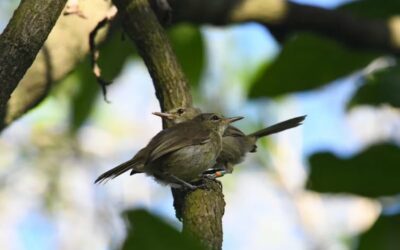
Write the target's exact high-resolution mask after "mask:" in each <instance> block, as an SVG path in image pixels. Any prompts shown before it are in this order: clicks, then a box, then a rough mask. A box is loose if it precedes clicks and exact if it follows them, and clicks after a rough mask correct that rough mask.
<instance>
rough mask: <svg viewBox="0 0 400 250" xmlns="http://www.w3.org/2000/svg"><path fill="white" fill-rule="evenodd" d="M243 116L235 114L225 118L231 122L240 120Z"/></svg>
mask: <svg viewBox="0 0 400 250" xmlns="http://www.w3.org/2000/svg"><path fill="white" fill-rule="evenodd" d="M243 118H244V117H243V116H235V117H230V118H225V120H226V122H227V123H232V122H236V121H239V120H242V119H243Z"/></svg>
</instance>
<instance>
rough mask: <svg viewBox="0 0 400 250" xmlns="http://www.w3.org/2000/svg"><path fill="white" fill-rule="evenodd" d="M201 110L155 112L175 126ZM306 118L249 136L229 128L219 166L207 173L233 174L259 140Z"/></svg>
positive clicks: (289, 121)
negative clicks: (234, 169)
mask: <svg viewBox="0 0 400 250" xmlns="http://www.w3.org/2000/svg"><path fill="white" fill-rule="evenodd" d="M200 113H201V110H200V109H198V108H193V107H185V108H176V109H172V110H170V111H167V112H164V113H161V112H154V113H153V114H154V115H157V116H160V117H162V118H165V119H166V120H167V121H170V122H172V123H174V124H179V123H182V122H185V121H188V120H191V119H193V118H194V117H196V116H197V115H198V114H200ZM305 118H306V116H299V117H295V118H292V119H289V120H286V121H283V122H280V123H277V124H275V125H272V126H270V127H267V128H264V129H261V130H259V131H256V132H254V133H251V134H249V135H245V134H244V133H243V132H242V131H241V130H240V129H238V128H236V127H234V126H228V128H227V129H226V130H225V132H224V134H223V137H222V151H221V153H220V155H219V156H218V159H217V164H216V165H215V166H213V168H212V169H210V170H209V171H207V172H206V175H208V176H210V177H219V176H222V175H223V174H224V173H225V172H227V173H232V171H233V166H234V165H236V164H238V163H240V162H242V161H243V160H244V157H245V156H246V154H247V153H248V152H256V149H257V145H256V142H257V140H258V139H259V138H261V137H264V136H268V135H271V134H275V133H278V132H281V131H284V130H286V129H290V128H294V127H297V126H299V125H301V124H302V123H301V122H302V121H304V119H305Z"/></svg>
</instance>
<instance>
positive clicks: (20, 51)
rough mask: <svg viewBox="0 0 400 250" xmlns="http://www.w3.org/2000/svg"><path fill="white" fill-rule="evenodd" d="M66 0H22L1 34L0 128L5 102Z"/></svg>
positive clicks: (34, 55) (37, 50) (41, 44)
mask: <svg viewBox="0 0 400 250" xmlns="http://www.w3.org/2000/svg"><path fill="white" fill-rule="evenodd" d="M66 2H67V0H23V1H22V2H21V4H20V5H19V7H18V8H17V10H16V11H15V12H14V15H13V17H12V19H11V21H10V22H9V23H8V25H7V27H6V28H5V30H4V32H3V33H2V34H1V35H0V122H1V123H0V130H1V128H3V127H4V117H5V115H6V104H7V101H8V99H9V98H10V95H11V93H12V92H13V91H14V89H15V88H16V87H17V85H18V83H19V81H20V80H21V79H22V77H23V76H24V74H25V72H26V71H27V70H28V68H29V67H30V66H31V64H32V62H33V60H34V59H35V57H36V55H37V53H38V52H39V50H40V48H41V47H42V46H43V43H44V41H46V38H47V36H48V35H49V33H50V31H51V29H52V28H53V26H54V24H55V23H56V21H57V18H58V17H59V16H60V13H61V11H62V9H63V8H64V6H65V3H66Z"/></svg>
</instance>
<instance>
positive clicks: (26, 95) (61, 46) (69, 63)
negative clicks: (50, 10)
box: [5, 0, 111, 125]
mask: <svg viewBox="0 0 400 250" xmlns="http://www.w3.org/2000/svg"><path fill="white" fill-rule="evenodd" d="M94 6H95V7H94ZM110 6H111V1H104V0H90V1H81V2H80V6H79V8H80V10H81V11H82V12H83V13H84V14H85V16H86V17H87V18H86V19H82V18H80V17H79V16H77V15H68V16H64V15H62V16H60V18H59V19H58V20H57V22H56V24H55V25H54V28H53V30H52V31H51V32H50V35H49V36H48V38H47V40H46V42H45V43H44V45H43V47H42V49H41V50H40V52H39V53H38V55H37V57H36V58H35V60H34V62H33V64H32V66H31V67H30V68H29V69H28V71H27V72H26V74H25V75H24V77H23V78H22V80H21V81H20V82H19V84H18V86H17V88H16V89H15V90H14V92H13V93H12V95H11V98H10V99H9V101H8V103H7V114H6V117H5V125H8V124H10V123H11V122H13V121H14V120H16V119H18V118H19V117H20V116H22V115H23V114H25V113H26V112H27V111H29V110H30V109H32V108H33V107H35V106H36V105H37V104H38V103H40V101H41V100H42V99H44V98H45V97H46V96H47V94H48V91H49V90H50V88H51V87H52V86H53V84H54V83H56V82H58V81H60V80H62V79H63V78H65V76H66V75H68V73H70V72H71V71H73V69H74V68H75V66H76V65H77V64H78V63H79V62H81V61H82V60H83V59H84V58H85V56H86V55H87V53H88V52H89V43H88V37H89V33H90V32H91V31H92V30H93V28H94V27H95V26H96V24H97V23H98V22H99V21H100V20H101V19H103V18H104V16H105V15H106V13H107V11H108V10H109V8H110ZM106 30H107V29H104V31H105V32H102V35H100V39H103V38H104V37H105V36H104V35H103V34H105V33H106ZM66 38H67V39H66Z"/></svg>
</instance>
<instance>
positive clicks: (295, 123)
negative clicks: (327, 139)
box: [248, 115, 306, 139]
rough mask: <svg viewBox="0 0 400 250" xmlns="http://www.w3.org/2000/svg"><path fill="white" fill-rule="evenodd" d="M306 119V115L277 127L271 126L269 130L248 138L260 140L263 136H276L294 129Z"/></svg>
mask: <svg viewBox="0 0 400 250" xmlns="http://www.w3.org/2000/svg"><path fill="white" fill-rule="evenodd" d="M304 119H306V115H304V116H298V117H295V118H292V119H289V120H286V121H283V122H280V123H277V124H275V125H272V126H269V127H267V128H264V129H261V130H259V131H256V132H254V133H252V134H250V135H248V136H254V137H255V138H257V139H258V138H260V137H263V136H267V135H271V134H275V133H278V132H281V131H284V130H286V129H290V128H294V127H297V126H299V125H301V124H302V121H304Z"/></svg>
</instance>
